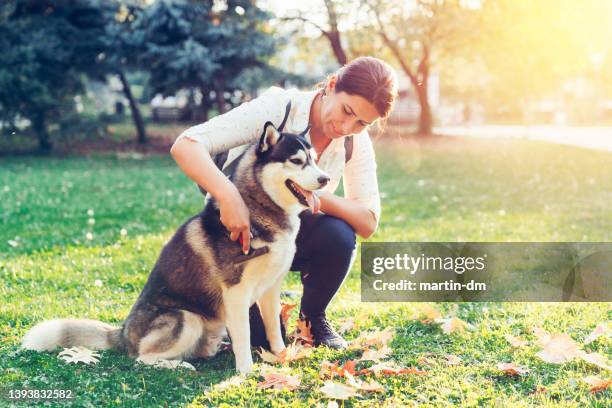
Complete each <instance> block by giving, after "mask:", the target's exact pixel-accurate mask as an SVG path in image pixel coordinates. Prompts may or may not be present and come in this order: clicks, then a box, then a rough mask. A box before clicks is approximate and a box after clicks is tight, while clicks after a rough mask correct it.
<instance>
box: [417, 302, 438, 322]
mask: <svg viewBox="0 0 612 408" xmlns="http://www.w3.org/2000/svg"><path fill="white" fill-rule="evenodd" d="M421 316H423V318H422V319H421V322H422V323H425V324H427V323H433V322H435V321H436V320H438V319H440V318H442V315H441V314H440V312H439V311H438V309H436V308H434V307H433V306H431V305H424V306H423V307H422V308H421Z"/></svg>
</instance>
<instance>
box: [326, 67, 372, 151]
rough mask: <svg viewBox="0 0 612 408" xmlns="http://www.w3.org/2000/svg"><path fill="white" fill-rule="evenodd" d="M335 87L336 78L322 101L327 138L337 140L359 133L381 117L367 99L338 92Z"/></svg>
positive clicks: (331, 79) (333, 78)
mask: <svg viewBox="0 0 612 408" xmlns="http://www.w3.org/2000/svg"><path fill="white" fill-rule="evenodd" d="M335 85H336V78H335V77H332V78H330V80H329V82H328V84H327V86H326V87H325V93H326V95H325V96H324V97H323V99H322V101H321V125H322V130H323V133H324V134H325V136H327V137H328V138H330V139H337V138H339V137H343V136H347V135H352V134H355V133H359V132H361V131H362V130H363V129H364V128H365V127H367V126H368V125H370V124H372V122H374V121H375V120H376V119H378V118H379V117H380V115H379V113H378V111H377V110H376V108H375V107H374V105H372V104H371V103H370V102H369V101H368V100H367V99H366V98H364V97H362V96H359V95H349V94H347V93H346V92H336V89H335Z"/></svg>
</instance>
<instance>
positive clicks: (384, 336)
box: [349, 328, 395, 349]
mask: <svg viewBox="0 0 612 408" xmlns="http://www.w3.org/2000/svg"><path fill="white" fill-rule="evenodd" d="M394 334H395V331H394V330H393V329H391V328H387V329H384V330H376V331H371V332H362V333H361V334H360V335H359V337H357V338H356V339H355V340H353V341H352V342H351V344H350V345H349V348H352V349H358V348H361V347H368V348H369V347H371V346H377V347H380V348H383V347H385V346H386V345H387V343H389V342H390V341H391V340H392V339H393V335H394Z"/></svg>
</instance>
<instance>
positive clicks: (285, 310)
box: [280, 303, 297, 327]
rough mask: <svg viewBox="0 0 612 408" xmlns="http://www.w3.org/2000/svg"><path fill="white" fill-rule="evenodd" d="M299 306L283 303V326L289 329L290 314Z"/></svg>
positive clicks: (281, 313)
mask: <svg viewBox="0 0 612 408" xmlns="http://www.w3.org/2000/svg"><path fill="white" fill-rule="evenodd" d="M296 306H297V305H295V304H293V305H292V304H289V303H281V312H280V315H281V322H282V323H283V326H285V327H287V324H288V323H289V313H290V312H291V310H292V309H294V308H295V307H296Z"/></svg>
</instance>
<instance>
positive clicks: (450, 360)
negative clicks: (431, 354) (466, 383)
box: [446, 354, 461, 366]
mask: <svg viewBox="0 0 612 408" xmlns="http://www.w3.org/2000/svg"><path fill="white" fill-rule="evenodd" d="M460 363H461V358H460V357H457V356H455V355H453V354H449V355H447V356H446V365H449V366H452V365H457V364H460Z"/></svg>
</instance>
